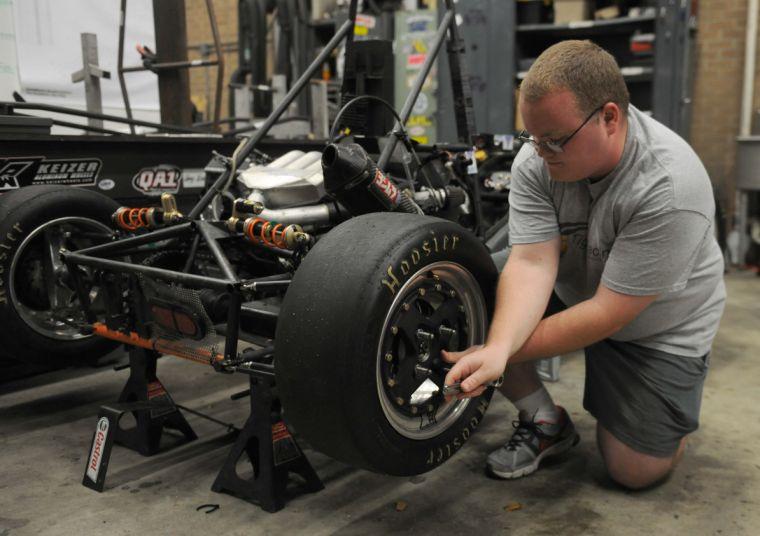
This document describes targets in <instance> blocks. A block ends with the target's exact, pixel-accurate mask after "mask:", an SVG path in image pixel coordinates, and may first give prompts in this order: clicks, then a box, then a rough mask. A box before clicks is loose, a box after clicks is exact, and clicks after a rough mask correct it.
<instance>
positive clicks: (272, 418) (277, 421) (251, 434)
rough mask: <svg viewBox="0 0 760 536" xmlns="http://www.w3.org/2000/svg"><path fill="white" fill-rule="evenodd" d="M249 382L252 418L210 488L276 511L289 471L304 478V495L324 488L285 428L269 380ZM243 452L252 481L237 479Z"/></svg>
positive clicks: (247, 422)
mask: <svg viewBox="0 0 760 536" xmlns="http://www.w3.org/2000/svg"><path fill="white" fill-rule="evenodd" d="M250 383H251V415H250V416H249V417H248V420H246V422H245V426H244V427H243V429H242V430H241V431H240V435H239V436H238V438H237V440H236V441H235V444H234V445H233V446H232V449H231V450H230V452H229V454H228V455H227V459H226V460H225V461H224V465H223V466H222V469H221V470H220V471H219V474H218V475H217V477H216V480H215V481H214V484H213V485H212V486H211V489H212V490H213V491H216V492H228V493H230V494H232V495H235V496H237V497H240V498H242V499H245V500H247V501H249V502H252V503H254V504H258V505H259V506H261V507H262V508H263V509H264V510H266V511H267V512H276V511H278V510H281V509H282V508H283V507H284V506H285V500H286V488H287V485H288V477H289V473H290V472H293V473H296V474H298V475H300V476H301V477H302V478H303V479H304V481H305V482H304V484H303V486H302V487H303V489H304V490H305V491H307V492H315V491H319V490H321V489H324V487H325V486H324V484H322V481H321V480H320V479H319V477H318V476H317V473H316V472H315V471H314V468H313V467H312V466H311V464H310V463H309V461H308V460H307V459H306V456H304V454H303V452H301V449H300V448H299V447H298V444H296V441H295V439H294V438H293V436H292V435H290V432H289V431H288V428H287V427H286V426H285V423H284V422H283V420H282V416H281V413H280V404H279V401H278V400H275V399H274V397H273V396H272V387H273V385H272V383H271V380H267V379H262V378H259V377H254V376H251V377H250ZM244 453H245V454H247V455H248V458H249V460H250V461H251V464H252V465H253V478H251V479H243V478H240V476H239V475H238V473H237V471H236V469H235V466H236V465H237V463H238V461H239V460H240V457H241V456H243V454H244Z"/></svg>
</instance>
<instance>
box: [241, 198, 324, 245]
mask: <svg viewBox="0 0 760 536" xmlns="http://www.w3.org/2000/svg"><path fill="white" fill-rule="evenodd" d="M263 210H264V205H262V204H261V203H258V202H256V201H250V200H247V199H236V200H235V201H234V202H233V204H232V216H231V217H230V219H228V220H227V228H228V229H229V230H230V232H233V233H242V234H243V236H245V237H246V238H247V239H248V240H250V241H251V242H252V243H254V244H263V245H265V246H269V247H277V248H280V249H291V250H293V249H297V248H299V247H300V246H302V245H305V244H308V243H310V242H311V237H310V236H309V235H308V234H307V233H305V232H304V231H303V228H302V227H301V226H300V225H295V224H291V225H284V224H282V223H277V222H274V221H270V220H266V219H264V218H259V217H258V216H257V215H258V214H261V212H262V211H263ZM244 214H253V216H251V217H249V218H246V219H243V218H241V215H244Z"/></svg>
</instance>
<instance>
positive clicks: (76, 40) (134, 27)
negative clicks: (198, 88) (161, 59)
mask: <svg viewBox="0 0 760 536" xmlns="http://www.w3.org/2000/svg"><path fill="white" fill-rule="evenodd" d="M119 5H120V2H119V1H118V0H15V1H14V2H13V12H14V21H15V33H16V49H17V54H18V76H19V81H20V83H21V89H22V92H21V93H22V95H24V97H25V98H27V100H30V101H35V102H47V103H50V104H58V105H62V106H73V107H81V106H84V104H85V97H84V84H83V83H82V82H79V83H73V82H72V81H71V75H72V73H74V72H76V71H78V70H80V69H82V67H83V60H82V44H81V37H80V34H82V33H94V34H96V35H97V36H98V63H99V67H100V68H101V69H103V70H105V71H110V73H111V79H110V80H108V79H101V81H100V87H101V90H102V94H103V107H104V108H123V103H124V101H123V99H122V96H121V89H120V87H119V80H118V74H117V72H116V67H117V65H118V51H119ZM137 44H142V45H147V46H149V47H150V48H151V49H152V50H154V51H155V49H156V48H155V36H154V28H153V7H152V0H129V1H128V2H127V17H126V34H125V39H124V66H125V67H128V66H133V65H139V64H140V55H139V54H138V53H137V51H136V50H135V45H137ZM124 77H125V80H126V84H127V89H128V91H129V101H130V104H131V106H132V108H134V109H136V110H158V108H159V104H158V102H159V101H158V79H157V77H156V75H155V74H153V73H151V72H138V73H127V74H125V75H124ZM0 100H3V99H0Z"/></svg>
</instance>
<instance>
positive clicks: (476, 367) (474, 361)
mask: <svg viewBox="0 0 760 536" xmlns="http://www.w3.org/2000/svg"><path fill="white" fill-rule="evenodd" d="M441 355H442V357H443V359H444V361H447V362H449V363H454V366H453V367H452V368H451V370H450V371H449V373H448V374H447V375H446V380H445V382H444V383H445V384H446V385H451V384H453V383H456V382H462V383H461V387H462V391H463V392H462V394H461V395H459V396H460V397H461V398H473V397H476V396H480V395H481V394H482V393H483V391H485V390H486V387H485V384H487V383H488V382H491V381H494V380H497V379H498V378H499V377H500V376H501V375H502V374H504V371H505V369H506V367H507V360H508V358H509V355H508V354H507V352H506V351H503V350H499V349H497V348H493V347H488V346H483V345H476V346H470V347H469V348H467V349H466V350H464V351H462V352H447V351H446V350H443V351H442V352H441Z"/></svg>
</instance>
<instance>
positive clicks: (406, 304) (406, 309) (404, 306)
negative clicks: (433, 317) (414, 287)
mask: <svg viewBox="0 0 760 536" xmlns="http://www.w3.org/2000/svg"><path fill="white" fill-rule="evenodd" d="M401 307H402V309H404V311H408V310H409V309H411V307H412V306H411V305H409V304H408V303H405V304H404V305H402V306H401Z"/></svg>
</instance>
